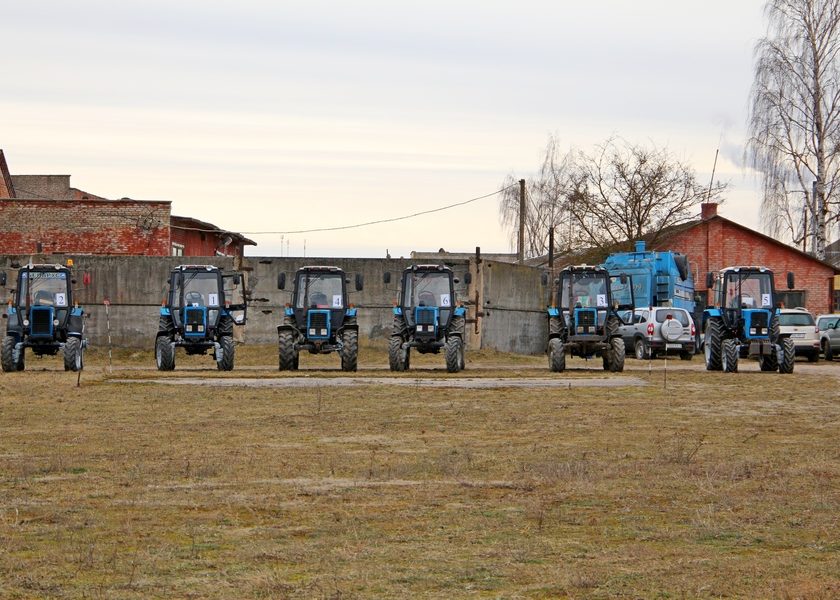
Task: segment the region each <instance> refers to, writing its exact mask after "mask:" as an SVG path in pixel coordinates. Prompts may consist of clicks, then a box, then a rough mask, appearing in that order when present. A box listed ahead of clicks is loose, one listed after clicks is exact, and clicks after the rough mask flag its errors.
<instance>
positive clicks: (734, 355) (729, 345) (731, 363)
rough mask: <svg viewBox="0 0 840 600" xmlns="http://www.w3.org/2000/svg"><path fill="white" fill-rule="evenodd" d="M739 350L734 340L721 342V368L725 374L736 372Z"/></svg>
mask: <svg viewBox="0 0 840 600" xmlns="http://www.w3.org/2000/svg"><path fill="white" fill-rule="evenodd" d="M740 352H741V349H740V348H739V347H738V341H737V340H734V339H731V338H730V339H728V340H723V357H722V367H723V371H724V372H725V373H737V372H738V356H739V354H740Z"/></svg>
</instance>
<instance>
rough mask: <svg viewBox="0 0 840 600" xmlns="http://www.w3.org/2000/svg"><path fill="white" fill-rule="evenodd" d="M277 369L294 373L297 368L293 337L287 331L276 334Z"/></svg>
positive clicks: (296, 353)
mask: <svg viewBox="0 0 840 600" xmlns="http://www.w3.org/2000/svg"><path fill="white" fill-rule="evenodd" d="M277 346H278V354H279V357H280V362H279V368H280V370H281V371H294V370H297V368H298V360H299V356H298V351H297V350H296V349H295V335H294V333H293V332H291V331H289V330H288V329H284V330H283V331H281V332H280V333H278V334H277Z"/></svg>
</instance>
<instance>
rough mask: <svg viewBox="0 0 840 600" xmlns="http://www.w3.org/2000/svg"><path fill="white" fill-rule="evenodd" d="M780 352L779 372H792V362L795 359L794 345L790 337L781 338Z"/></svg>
mask: <svg viewBox="0 0 840 600" xmlns="http://www.w3.org/2000/svg"><path fill="white" fill-rule="evenodd" d="M782 352H783V354H782V362H780V363H779V373H793V364H794V362H795V360H796V346H794V344H793V340H792V339H790V338H785V339H784V340H782Z"/></svg>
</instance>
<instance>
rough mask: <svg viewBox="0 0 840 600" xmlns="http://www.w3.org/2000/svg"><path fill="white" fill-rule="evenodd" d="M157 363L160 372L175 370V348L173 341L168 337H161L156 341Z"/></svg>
mask: <svg viewBox="0 0 840 600" xmlns="http://www.w3.org/2000/svg"><path fill="white" fill-rule="evenodd" d="M155 362H156V363H157V368H158V371H174V370H175V348H174V347H173V346H172V340H171V339H169V338H168V337H166V336H163V335H162V336H160V337H158V339H157V340H155Z"/></svg>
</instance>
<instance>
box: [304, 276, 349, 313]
mask: <svg viewBox="0 0 840 600" xmlns="http://www.w3.org/2000/svg"><path fill="white" fill-rule="evenodd" d="M343 283H344V278H343V276H342V275H340V274H334V273H301V274H300V275H299V276H298V282H297V295H296V296H295V308H344V293H343V288H342V285H343Z"/></svg>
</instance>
